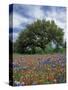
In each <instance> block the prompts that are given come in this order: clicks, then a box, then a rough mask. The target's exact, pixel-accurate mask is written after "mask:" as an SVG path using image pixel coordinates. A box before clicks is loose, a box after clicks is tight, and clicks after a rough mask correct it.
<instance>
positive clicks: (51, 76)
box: [13, 53, 66, 85]
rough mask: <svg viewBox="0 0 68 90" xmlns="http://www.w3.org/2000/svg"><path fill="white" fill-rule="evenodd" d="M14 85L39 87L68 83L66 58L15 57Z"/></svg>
mask: <svg viewBox="0 0 68 90" xmlns="http://www.w3.org/2000/svg"><path fill="white" fill-rule="evenodd" d="M13 80H14V85H37V84H53V83H65V82H66V56H65V54H60V53H55V54H46V55H20V54H14V55H13Z"/></svg>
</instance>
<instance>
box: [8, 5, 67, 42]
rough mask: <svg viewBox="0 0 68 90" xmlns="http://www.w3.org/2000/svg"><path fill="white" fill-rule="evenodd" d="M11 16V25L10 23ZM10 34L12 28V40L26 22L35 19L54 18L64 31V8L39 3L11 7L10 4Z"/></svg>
mask: <svg viewBox="0 0 68 90" xmlns="http://www.w3.org/2000/svg"><path fill="white" fill-rule="evenodd" d="M12 16H13V25H12V22H11V21H12ZM9 17H10V22H9V24H10V25H9V28H10V35H11V33H12V29H13V41H15V40H16V38H17V37H18V35H19V32H20V31H21V30H24V28H26V25H27V24H31V23H32V22H34V21H35V20H37V19H41V20H42V19H46V20H54V21H55V23H56V24H57V25H58V26H59V27H61V28H63V29H64V32H65V31H66V8H65V7H55V6H40V5H21V4H14V5H13V9H12V6H10V16H9Z"/></svg>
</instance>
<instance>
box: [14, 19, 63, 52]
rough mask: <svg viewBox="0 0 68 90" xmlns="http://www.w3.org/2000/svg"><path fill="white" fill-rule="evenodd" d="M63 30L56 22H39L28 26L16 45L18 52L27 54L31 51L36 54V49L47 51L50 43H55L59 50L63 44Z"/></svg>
mask: <svg viewBox="0 0 68 90" xmlns="http://www.w3.org/2000/svg"><path fill="white" fill-rule="evenodd" d="M63 35H64V33H63V29H61V28H59V27H58V26H57V25H56V24H55V22H54V21H51V22H50V21H46V20H37V21H35V22H34V23H32V24H30V25H27V27H26V29H24V30H23V31H22V32H21V33H20V34H19V37H18V39H17V40H16V43H15V45H16V46H15V48H16V51H17V52H19V53H27V52H28V51H29V50H31V52H32V53H35V48H36V47H40V48H41V49H42V50H43V51H45V48H46V45H47V44H48V43H49V42H51V41H52V42H54V44H55V45H56V48H57V49H58V48H59V47H60V46H62V44H63Z"/></svg>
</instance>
